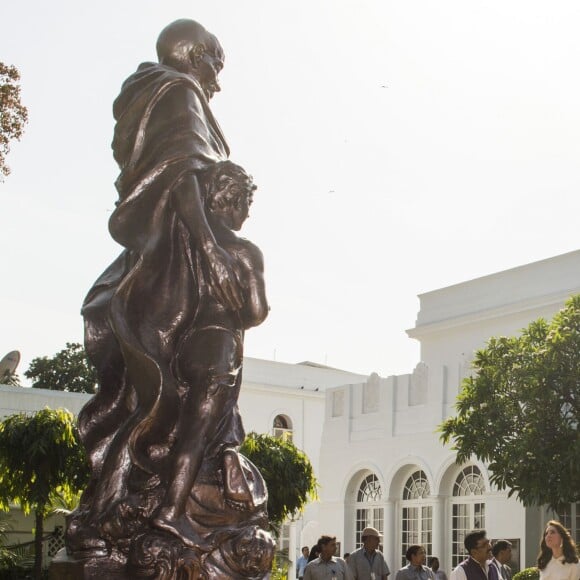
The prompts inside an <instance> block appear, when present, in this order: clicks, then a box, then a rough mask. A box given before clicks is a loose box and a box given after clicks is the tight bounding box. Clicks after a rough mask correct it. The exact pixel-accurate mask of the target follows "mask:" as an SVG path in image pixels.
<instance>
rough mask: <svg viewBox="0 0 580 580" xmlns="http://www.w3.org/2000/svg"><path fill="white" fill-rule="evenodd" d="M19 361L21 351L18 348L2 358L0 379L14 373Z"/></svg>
mask: <svg viewBox="0 0 580 580" xmlns="http://www.w3.org/2000/svg"><path fill="white" fill-rule="evenodd" d="M19 362H20V353H19V352H18V351H17V350H12V351H10V352H9V353H8V354H7V355H6V356H5V357H4V358H3V359H2V360H0V380H1V379H3V378H4V377H5V376H6V375H12V374H14V371H15V370H16V367H17V366H18V363H19Z"/></svg>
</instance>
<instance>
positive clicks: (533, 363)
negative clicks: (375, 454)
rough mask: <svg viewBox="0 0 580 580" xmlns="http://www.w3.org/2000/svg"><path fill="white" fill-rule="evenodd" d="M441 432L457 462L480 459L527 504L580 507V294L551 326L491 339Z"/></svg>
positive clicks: (502, 484) (500, 484)
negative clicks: (473, 458) (453, 413)
mask: <svg viewBox="0 0 580 580" xmlns="http://www.w3.org/2000/svg"><path fill="white" fill-rule="evenodd" d="M473 368H474V370H475V374H474V376H473V377H472V378H466V379H465V380H464V381H463V384H462V389H461V392H460V394H459V396H458V398H457V402H456V409H457V415H456V416H455V417H450V418H449V419H447V420H446V421H445V422H444V423H443V424H442V425H441V426H440V432H441V439H442V440H443V442H444V443H448V442H452V444H453V448H454V449H455V450H457V461H458V462H460V463H461V462H463V461H466V460H467V459H469V458H470V456H472V455H475V456H476V457H477V458H478V459H480V460H481V461H484V462H486V463H488V464H489V469H490V472H491V481H492V482H493V483H495V484H496V485H497V486H498V487H499V488H500V489H509V495H510V496H511V495H514V494H515V495H516V497H518V498H519V499H520V500H521V501H522V503H523V504H524V505H543V504H548V505H549V506H551V507H552V508H554V509H558V508H561V507H563V506H564V505H566V504H569V503H571V502H577V501H580V434H579V431H578V423H579V420H580V295H579V296H573V297H572V298H571V299H570V300H568V301H567V302H566V306H565V308H564V309H562V310H561V311H560V312H559V313H558V314H556V316H555V317H554V318H553V320H552V321H551V322H546V321H545V320H543V319H539V320H537V321H535V322H532V323H531V324H530V325H529V326H528V327H527V328H525V329H524V330H523V331H522V333H521V335H519V336H515V337H499V338H492V339H490V340H489V342H488V343H487V346H486V347H485V348H484V349H482V350H479V351H478V352H477V353H476V355H475V359H474V362H473Z"/></svg>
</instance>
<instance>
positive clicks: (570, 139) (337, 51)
mask: <svg viewBox="0 0 580 580" xmlns="http://www.w3.org/2000/svg"><path fill="white" fill-rule="evenodd" d="M2 17H3V21H4V23H5V24H4V26H3V28H2V34H1V35H0V61H2V62H5V63H6V64H13V65H16V66H17V67H18V68H19V70H20V72H21V76H22V79H21V85H22V100H23V102H24V104H25V105H26V106H27V107H28V110H29V123H28V126H27V128H26V132H25V135H24V137H23V139H22V140H21V142H19V143H15V144H14V145H13V146H12V151H11V153H10V154H9V157H8V163H9V165H10V167H11V169H12V174H11V175H10V176H9V177H8V178H6V180H5V182H4V183H0V203H1V206H0V207H1V208H2V209H1V212H2V227H1V228H0V247H1V248H2V262H3V265H4V266H3V267H4V276H3V283H2V287H1V288H2V289H1V291H0V292H1V293H0V297H1V300H0V306H1V316H2V318H1V325H0V329H1V330H0V356H2V355H3V354H4V353H5V352H8V351H10V350H14V349H17V350H19V351H20V352H21V354H22V361H21V364H20V366H19V368H18V372H19V373H20V374H22V373H23V372H24V371H25V370H26V368H27V367H28V364H29V362H30V360H31V359H32V358H34V357H37V356H45V355H49V356H51V355H52V354H54V353H55V352H57V351H58V350H60V349H61V348H63V347H64V345H65V343H66V342H70V341H82V332H83V328H82V319H81V317H80V314H79V310H80V306H81V303H82V301H83V298H84V296H85V294H86V293H87V291H88V290H89V288H90V287H91V285H92V283H93V281H94V280H95V279H96V278H97V276H98V275H99V274H100V273H101V272H102V271H103V270H104V269H105V268H106V266H107V265H108V264H109V263H110V262H111V261H112V260H113V259H114V258H115V256H116V255H117V254H118V253H119V252H120V248H119V246H117V244H116V243H115V242H113V240H112V239H111V237H110V235H109V233H108V230H107V221H108V219H109V216H110V214H111V211H112V210H113V208H114V202H115V200H116V191H115V189H114V185H113V184H114V180H115V178H116V176H117V173H118V168H117V167H116V165H115V163H114V160H113V158H112V154H111V149H110V142H111V139H112V133H113V118H112V112H111V106H112V102H113V100H114V99H115V97H116V96H117V94H118V91H119V88H120V86H121V83H122V82H123V80H124V79H125V78H126V77H127V76H129V75H130V74H131V73H132V72H133V71H134V70H135V69H136V68H137V66H138V65H139V63H141V62H144V61H150V60H155V42H156V39H157V36H158V34H159V32H160V31H161V29H162V28H163V27H164V26H165V25H167V24H168V23H170V22H172V21H173V20H175V19H177V18H193V19H195V20H198V21H199V22H200V23H202V24H203V25H204V26H205V27H206V28H207V29H208V30H210V31H211V32H213V33H214V34H215V35H216V36H217V37H218V39H219V40H220V42H221V44H222V46H223V48H224V50H225V53H226V62H225V68H224V71H223V73H222V74H221V77H220V78H221V85H222V92H221V93H219V94H217V95H216V96H215V97H214V99H213V100H212V108H213V111H214V113H215V115H216V117H217V119H218V120H219V123H220V125H221V127H222V129H223V131H224V133H225V135H226V138H227V140H228V142H229V145H230V148H231V152H232V153H231V159H232V160H233V161H235V162H236V163H239V164H241V165H242V166H243V167H245V168H246V169H247V171H248V172H249V173H251V174H252V175H253V176H254V180H255V182H256V184H257V185H258V191H257V192H256V194H255V198H254V205H253V206H252V208H251V214H250V219H249V220H248V222H247V223H246V225H245V226H244V228H243V230H242V235H244V236H245V237H247V238H248V239H250V240H252V241H253V242H254V243H256V244H257V245H258V246H259V247H260V248H261V249H262V251H263V253H264V257H265V266H266V282H267V288H268V296H269V301H270V305H271V313H270V316H269V317H268V319H267V320H266V321H265V322H264V323H263V324H262V326H260V327H258V328H255V329H251V330H250V331H248V333H247V335H246V344H245V354H246V355H247V356H252V357H258V358H265V359H272V360H278V361H282V362H290V363H296V362H300V361H304V360H310V361H314V362H317V363H321V364H327V365H329V366H332V367H337V368H342V369H345V370H349V371H353V372H360V373H365V374H368V373H370V372H378V373H379V374H381V375H383V376H387V375H390V374H400V373H406V372H411V371H412V369H413V368H414V367H415V365H416V364H417V362H419V359H420V353H419V345H418V343H417V342H416V341H413V340H412V339H410V338H408V337H407V335H406V333H405V330H406V329H408V328H411V327H413V326H414V324H415V318H416V315H417V312H418V309H419V300H418V298H417V295H418V294H420V293H423V292H428V291H430V290H435V289H437V288H441V287H444V286H447V285H451V284H455V283H458V282H462V281H465V280H469V279H472V278H476V277H478V276H483V275H486V274H490V273H493V272H497V271H500V270H504V269H507V268H511V267H515V266H518V265H521V264H524V263H527V262H531V261H536V260H540V259H544V258H548V257H550V256H553V255H557V254H561V253H564V252H568V251H572V250H576V249H578V248H579V247H580V228H579V225H578V221H579V220H578V216H580V197H579V195H578V192H579V185H580V163H579V160H580V105H579V103H580V75H578V66H579V63H580V35H579V34H578V30H580V3H578V2H577V1H576V0H569V1H568V0H554V1H553V2H550V3H546V2H545V1H537V0H525V1H524V0H519V1H514V0H485V1H474V0H438V1H436V2H434V1H433V0H397V1H393V0H356V1H354V0H353V1H350V0H349V1H347V0H334V1H330V0H293V1H292V2H287V1H282V0H280V1H278V0H211V1H209V0H207V1H206V2H196V1H192V0H190V1H181V0H165V1H164V2H159V1H150V0H120V1H117V2H112V1H110V0H101V1H100V2H90V3H89V2H78V1H74V2H73V1H72V0H70V1H69V0H52V1H51V2H42V1H40V0H28V1H22V2H5V3H4V5H3V7H2Z"/></svg>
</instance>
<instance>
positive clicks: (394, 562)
mask: <svg viewBox="0 0 580 580" xmlns="http://www.w3.org/2000/svg"><path fill="white" fill-rule="evenodd" d="M396 511H397V510H396V505H395V502H393V501H388V502H387V503H386V505H385V523H384V531H383V535H384V542H383V549H384V554H383V555H384V556H385V560H386V561H387V565H388V566H389V569H390V570H391V577H393V578H394V574H395V572H396V571H397V570H398V569H399V568H400V566H399V565H398V559H397V557H396V555H395V554H396V550H397V546H398V544H399V541H398V537H397V534H398V532H397V530H398V529H399V526H397V524H396V521H395V518H396Z"/></svg>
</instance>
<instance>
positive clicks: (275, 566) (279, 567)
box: [270, 554, 289, 580]
mask: <svg viewBox="0 0 580 580" xmlns="http://www.w3.org/2000/svg"><path fill="white" fill-rule="evenodd" d="M288 567H289V564H288V561H287V560H286V559H285V558H283V557H281V556H280V555H279V554H276V556H274V560H272V570H271V572H270V580H287V579H288Z"/></svg>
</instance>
